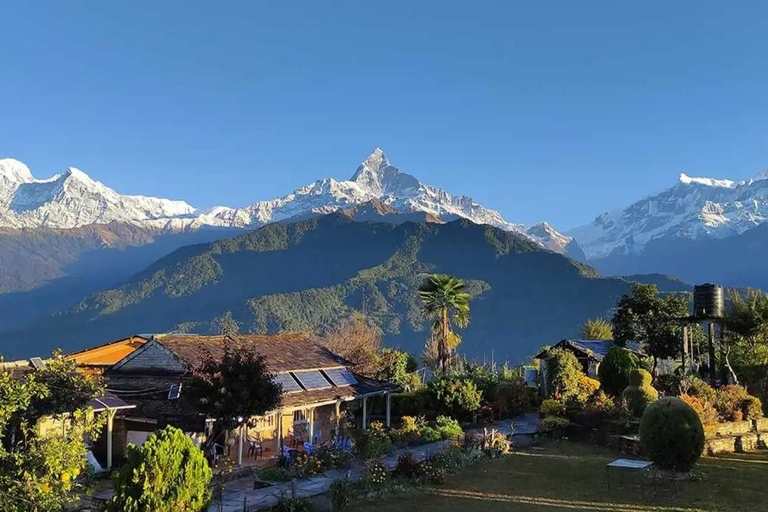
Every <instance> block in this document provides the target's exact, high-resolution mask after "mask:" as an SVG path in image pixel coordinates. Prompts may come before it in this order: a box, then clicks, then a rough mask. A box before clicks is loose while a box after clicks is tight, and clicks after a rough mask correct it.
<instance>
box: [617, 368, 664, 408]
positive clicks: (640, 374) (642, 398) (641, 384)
mask: <svg viewBox="0 0 768 512" xmlns="http://www.w3.org/2000/svg"><path fill="white" fill-rule="evenodd" d="M651 380H653V378H652V377H651V374H650V373H648V372H647V371H645V370H632V371H631V372H630V373H629V382H630V385H629V386H627V389H625V390H624V392H623V393H622V394H621V396H622V397H623V398H624V400H626V401H627V407H628V408H629V411H630V412H631V413H632V414H633V415H634V416H637V417H640V416H642V415H643V411H644V410H645V408H646V407H647V406H648V404H650V403H651V402H655V401H656V400H658V398H659V392H658V391H656V390H655V389H654V388H653V386H651Z"/></svg>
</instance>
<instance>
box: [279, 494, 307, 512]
mask: <svg viewBox="0 0 768 512" xmlns="http://www.w3.org/2000/svg"><path fill="white" fill-rule="evenodd" d="M270 510H272V511H273V512H312V511H313V510H315V505H314V504H313V503H312V500H311V499H310V498H289V497H287V496H285V495H282V494H281V495H280V496H279V497H278V498H277V505H275V506H274V507H272V508H271V509H270Z"/></svg>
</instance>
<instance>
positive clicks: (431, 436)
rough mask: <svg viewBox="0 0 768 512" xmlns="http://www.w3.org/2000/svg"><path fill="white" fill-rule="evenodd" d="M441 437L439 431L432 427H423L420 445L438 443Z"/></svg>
mask: <svg viewBox="0 0 768 512" xmlns="http://www.w3.org/2000/svg"><path fill="white" fill-rule="evenodd" d="M441 439H442V436H441V435H440V431H439V430H438V429H436V428H434V427H424V428H422V429H421V442H422V443H435V442H437V441H440V440H441Z"/></svg>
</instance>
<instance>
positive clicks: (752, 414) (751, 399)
mask: <svg viewBox="0 0 768 512" xmlns="http://www.w3.org/2000/svg"><path fill="white" fill-rule="evenodd" d="M742 410H743V411H744V419H745V420H756V419H760V418H762V417H763V402H761V401H760V399H759V398H757V397H756V396H752V395H749V396H748V397H747V398H745V399H744V402H743V403H742Z"/></svg>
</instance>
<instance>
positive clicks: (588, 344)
mask: <svg viewBox="0 0 768 512" xmlns="http://www.w3.org/2000/svg"><path fill="white" fill-rule="evenodd" d="M613 346H614V342H613V340H572V339H564V340H560V341H559V342H558V343H557V344H556V345H555V346H554V347H552V348H570V349H572V350H574V351H577V352H580V353H581V354H582V355H583V356H585V357H590V358H592V359H594V360H595V361H597V362H601V361H602V360H603V358H604V357H605V355H606V354H607V353H608V350H610V349H611V347H613ZM627 350H630V351H631V352H634V353H636V354H639V352H637V351H635V350H631V349H627ZM546 353H547V351H546V350H544V351H542V352H540V353H539V354H538V355H536V359H543V358H544V357H546Z"/></svg>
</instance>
